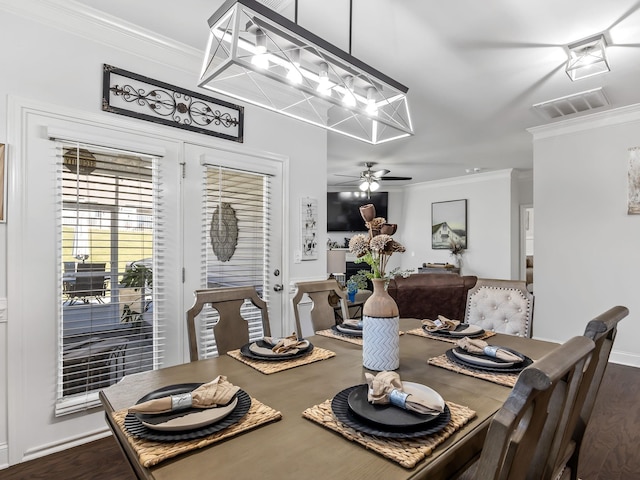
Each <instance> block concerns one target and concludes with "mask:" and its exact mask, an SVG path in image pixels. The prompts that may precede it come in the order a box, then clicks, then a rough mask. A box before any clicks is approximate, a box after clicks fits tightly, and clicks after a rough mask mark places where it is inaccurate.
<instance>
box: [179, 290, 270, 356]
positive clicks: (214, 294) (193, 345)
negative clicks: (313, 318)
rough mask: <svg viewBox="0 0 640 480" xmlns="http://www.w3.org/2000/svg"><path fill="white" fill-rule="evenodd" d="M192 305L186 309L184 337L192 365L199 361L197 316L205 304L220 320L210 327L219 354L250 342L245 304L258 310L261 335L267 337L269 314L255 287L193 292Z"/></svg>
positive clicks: (268, 332)
mask: <svg viewBox="0 0 640 480" xmlns="http://www.w3.org/2000/svg"><path fill="white" fill-rule="evenodd" d="M194 295H195V300H194V303H193V306H192V307H191V308H190V309H189V310H187V334H188V337H189V357H190V360H191V361H192V362H194V361H196V360H198V359H199V358H200V355H199V348H198V346H199V344H201V341H200V339H199V336H198V333H199V331H200V329H199V328H196V317H197V316H198V315H199V314H200V313H201V312H202V310H203V308H204V307H205V305H210V306H211V308H213V309H215V310H216V311H217V312H218V315H219V319H218V321H217V322H216V323H215V324H214V325H213V336H214V339H215V342H216V348H217V351H218V355H221V354H225V353H227V352H228V351H229V350H234V349H236V348H240V347H241V346H242V345H245V344H246V343H248V342H249V323H248V321H247V319H246V318H245V317H243V315H242V312H241V307H242V306H243V305H244V304H245V302H246V301H249V302H251V304H253V305H254V306H255V307H257V308H258V309H259V311H260V314H261V316H262V334H263V335H267V336H270V335H271V327H270V325H269V314H268V311H267V304H266V302H265V301H264V300H262V299H261V298H260V297H259V296H258V292H257V291H256V289H255V288H254V287H225V288H210V289H203V290H196V291H195V292H194Z"/></svg>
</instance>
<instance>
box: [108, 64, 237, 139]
mask: <svg viewBox="0 0 640 480" xmlns="http://www.w3.org/2000/svg"><path fill="white" fill-rule="evenodd" d="M102 110H104V111H105V112H111V113H117V114H120V115H126V116H127V117H133V118H138V119H141V120H148V121H150V122H155V123H161V124H163V125H168V126H170V127H177V128H182V129H184V130H190V131H192V132H197V133H204V134H206V135H213V136H215V137H220V138H224V139H226V140H233V141H236V142H242V141H243V125H244V107H242V106H239V105H235V104H233V103H229V102H225V101H224V100H219V99H215V98H212V97H207V96H205V95H201V94H199V93H197V92H192V91H189V90H185V89H183V88H180V87H176V86H173V85H169V84H167V83H164V82H160V81H158V80H153V79H151V78H148V77H145V76H142V75H138V74H137V73H132V72H128V71H126V70H122V69H120V68H117V67H113V66H111V65H107V64H105V65H104V66H103V83H102Z"/></svg>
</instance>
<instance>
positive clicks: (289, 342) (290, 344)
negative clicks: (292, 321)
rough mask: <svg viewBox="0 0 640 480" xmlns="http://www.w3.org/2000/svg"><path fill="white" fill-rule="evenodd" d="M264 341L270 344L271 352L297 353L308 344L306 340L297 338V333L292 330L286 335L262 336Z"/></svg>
mask: <svg viewBox="0 0 640 480" xmlns="http://www.w3.org/2000/svg"><path fill="white" fill-rule="evenodd" d="M263 340H264V342H265V343H266V344H267V345H270V346H271V351H272V352H273V353H291V354H294V353H298V352H299V351H300V350H302V349H304V348H307V347H308V346H309V341H308V340H298V335H296V333H295V332H293V333H292V334H291V335H289V336H288V337H284V338H278V337H264V338H263Z"/></svg>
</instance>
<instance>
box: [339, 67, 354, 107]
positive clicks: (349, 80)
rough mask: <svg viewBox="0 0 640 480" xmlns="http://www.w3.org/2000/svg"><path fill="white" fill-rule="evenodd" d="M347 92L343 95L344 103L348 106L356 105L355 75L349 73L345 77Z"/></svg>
mask: <svg viewBox="0 0 640 480" xmlns="http://www.w3.org/2000/svg"><path fill="white" fill-rule="evenodd" d="M344 85H345V87H346V88H345V92H344V95H343V96H342V104H343V105H344V106H346V107H355V106H356V97H355V95H354V94H353V76H352V75H349V76H347V77H345V79H344Z"/></svg>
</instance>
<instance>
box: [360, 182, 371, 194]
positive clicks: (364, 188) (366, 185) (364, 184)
mask: <svg viewBox="0 0 640 480" xmlns="http://www.w3.org/2000/svg"><path fill="white" fill-rule="evenodd" d="M358 188H359V189H360V190H362V191H363V192H366V191H367V190H369V182H368V181H367V180H363V181H362V183H360V185H358Z"/></svg>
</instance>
